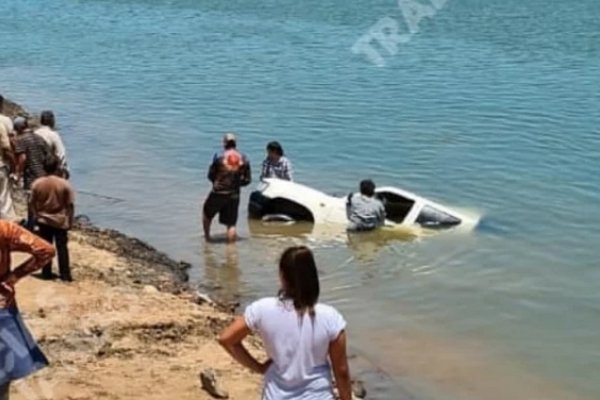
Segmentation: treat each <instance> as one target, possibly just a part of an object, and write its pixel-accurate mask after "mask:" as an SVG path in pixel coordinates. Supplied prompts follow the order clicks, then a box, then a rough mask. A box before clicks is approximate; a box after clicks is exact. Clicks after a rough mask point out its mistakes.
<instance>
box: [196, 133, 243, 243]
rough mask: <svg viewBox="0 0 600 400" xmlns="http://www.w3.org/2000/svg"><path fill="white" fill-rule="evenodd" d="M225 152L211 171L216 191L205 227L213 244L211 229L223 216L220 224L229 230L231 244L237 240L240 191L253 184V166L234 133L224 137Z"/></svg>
mask: <svg viewBox="0 0 600 400" xmlns="http://www.w3.org/2000/svg"><path fill="white" fill-rule="evenodd" d="M223 147H224V149H223V151H222V152H221V153H217V154H215V156H214V157H213V161H212V164H211V165H210V168H209V170H208V179H209V180H210V181H211V182H212V185H213V187H212V190H211V192H210V194H209V195H208V198H207V199H206V201H205V202H204V207H203V215H202V226H203V228H204V238H205V240H207V241H209V240H210V225H211V222H212V220H213V218H214V217H215V215H217V214H219V222H220V223H221V224H222V225H225V226H226V227H227V240H228V241H229V242H233V241H235V239H236V230H235V225H236V224H237V219H238V209H239V205H240V189H241V187H242V186H247V185H249V184H250V182H251V181H252V178H251V174H250V162H249V161H248V158H247V157H246V155H245V154H242V153H240V152H239V151H238V150H237V148H236V147H237V141H236V137H235V135H234V134H233V133H227V134H225V136H224V137H223Z"/></svg>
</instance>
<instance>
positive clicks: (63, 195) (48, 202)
mask: <svg viewBox="0 0 600 400" xmlns="http://www.w3.org/2000/svg"><path fill="white" fill-rule="evenodd" d="M44 171H45V172H46V174H47V175H46V176H44V177H41V178H38V179H36V180H35V182H33V185H32V186H31V198H30V200H29V209H30V210H31V215H32V217H33V220H34V223H35V225H36V226H37V228H38V229H39V231H38V233H39V235H40V236H41V237H42V238H44V239H45V240H47V241H48V242H49V243H53V242H54V243H55V244H56V251H57V253H58V270H59V272H60V279H61V280H63V281H65V282H71V281H72V280H73V278H72V276H71V267H70V265H69V248H68V240H69V239H68V238H69V230H70V229H71V227H72V226H73V216H74V213H75V192H74V191H73V188H72V187H71V185H70V184H69V182H68V181H67V180H66V179H64V178H63V177H62V176H61V175H62V171H61V162H60V160H59V159H58V158H57V157H54V156H50V157H48V158H47V159H46V161H45V163H44ZM42 277H43V278H44V279H51V278H52V261H50V262H49V263H48V264H47V265H45V266H44V269H43V270H42Z"/></svg>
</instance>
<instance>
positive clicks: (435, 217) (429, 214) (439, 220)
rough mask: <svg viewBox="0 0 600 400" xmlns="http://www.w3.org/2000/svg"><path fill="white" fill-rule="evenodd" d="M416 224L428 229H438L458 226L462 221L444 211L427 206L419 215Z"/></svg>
mask: <svg viewBox="0 0 600 400" xmlns="http://www.w3.org/2000/svg"><path fill="white" fill-rule="evenodd" d="M416 222H417V223H418V224H421V225H422V226H425V227H428V228H438V227H449V226H454V225H458V224H460V222H461V221H460V219H458V218H456V217H454V216H452V215H450V214H448V213H446V212H444V211H442V210H439V209H437V208H434V207H432V206H430V205H426V206H425V207H423V209H422V210H421V212H420V213H419V216H418V217H417V221H416Z"/></svg>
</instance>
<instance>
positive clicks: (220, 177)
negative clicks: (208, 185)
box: [208, 149, 251, 193]
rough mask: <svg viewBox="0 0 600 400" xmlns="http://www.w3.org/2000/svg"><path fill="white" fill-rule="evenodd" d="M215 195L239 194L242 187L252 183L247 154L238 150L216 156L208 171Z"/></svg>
mask: <svg viewBox="0 0 600 400" xmlns="http://www.w3.org/2000/svg"><path fill="white" fill-rule="evenodd" d="M208 179H209V180H210V181H211V182H212V183H213V191H214V192H215V193H237V192H239V190H240V187H241V186H246V185H248V184H249V183H250V181H251V177H250V162H249V161H248V158H247V157H246V155H245V154H242V153H240V152H239V151H237V150H236V149H229V150H225V151H224V152H223V153H221V154H215V156H214V158H213V162H212V164H211V166H210V169H209V171H208Z"/></svg>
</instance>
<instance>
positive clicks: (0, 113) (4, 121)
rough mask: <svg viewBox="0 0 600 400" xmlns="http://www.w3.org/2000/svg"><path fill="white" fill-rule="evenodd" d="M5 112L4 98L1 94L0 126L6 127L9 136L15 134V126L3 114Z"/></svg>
mask: <svg viewBox="0 0 600 400" xmlns="http://www.w3.org/2000/svg"><path fill="white" fill-rule="evenodd" d="M3 112H4V97H3V96H2V95H1V94H0V124H2V125H4V127H5V128H6V132H7V134H8V135H10V134H11V133H13V131H14V126H13V122H12V119H10V118H9V117H7V116H6V115H4V114H3Z"/></svg>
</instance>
